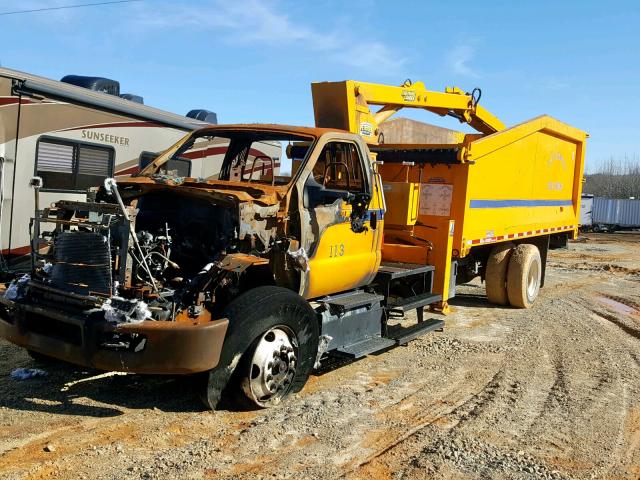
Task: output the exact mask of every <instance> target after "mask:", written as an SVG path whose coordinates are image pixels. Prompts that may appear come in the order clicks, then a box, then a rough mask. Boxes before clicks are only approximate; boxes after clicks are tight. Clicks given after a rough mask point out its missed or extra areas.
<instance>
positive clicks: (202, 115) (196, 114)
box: [187, 109, 218, 125]
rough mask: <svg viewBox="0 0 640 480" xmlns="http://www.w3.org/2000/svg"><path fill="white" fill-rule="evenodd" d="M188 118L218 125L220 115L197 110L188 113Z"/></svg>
mask: <svg viewBox="0 0 640 480" xmlns="http://www.w3.org/2000/svg"><path fill="white" fill-rule="evenodd" d="M187 117H189V118H195V119H196V120H200V121H201V122H207V123H211V124H213V125H217V124H218V115H216V113H215V112H212V111H210V110H204V109H195V110H191V111H189V113H187Z"/></svg>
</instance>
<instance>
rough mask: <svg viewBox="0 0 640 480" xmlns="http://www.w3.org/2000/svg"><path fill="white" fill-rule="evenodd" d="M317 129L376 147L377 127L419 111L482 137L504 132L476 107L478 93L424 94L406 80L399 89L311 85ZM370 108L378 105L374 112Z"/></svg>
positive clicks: (370, 85)
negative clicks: (339, 131)
mask: <svg viewBox="0 0 640 480" xmlns="http://www.w3.org/2000/svg"><path fill="white" fill-rule="evenodd" d="M311 91H312V95H313V109H314V113H315V121H316V126H317V127H329V128H341V129H344V130H348V131H350V132H353V133H357V134H360V135H362V137H364V139H365V140H366V141H367V142H368V143H373V144H375V143H378V134H379V132H378V125H380V124H381V123H382V122H384V121H385V120H387V119H388V118H389V117H391V116H392V115H393V114H394V113H396V112H397V111H398V110H400V109H402V108H407V107H408V108H421V109H423V110H428V111H430V112H433V113H436V114H438V115H442V116H444V115H450V116H453V117H455V118H457V119H458V120H460V121H461V122H464V123H468V124H469V125H470V126H471V127H473V128H474V129H476V130H477V131H478V132H480V133H483V134H491V133H495V132H498V131H500V130H504V128H505V126H504V124H503V123H502V122H501V121H500V120H499V119H498V118H497V117H496V116H495V115H493V114H492V113H491V112H489V111H488V110H486V109H485V108H483V107H482V106H481V105H479V104H478V102H479V100H480V90H479V89H475V90H474V91H473V92H472V93H464V92H463V91H462V90H460V89H459V88H456V87H453V88H449V87H448V88H446V89H445V91H444V92H434V91H431V90H427V89H426V88H425V86H424V84H423V83H422V82H416V83H411V82H410V81H409V80H407V81H405V83H404V84H403V85H401V86H399V87H395V86H390V85H380V84H376V83H365V82H357V81H355V80H346V81H342V82H316V83H312V84H311ZM370 105H380V106H381V108H380V109H379V110H377V111H376V112H372V111H371V110H370Z"/></svg>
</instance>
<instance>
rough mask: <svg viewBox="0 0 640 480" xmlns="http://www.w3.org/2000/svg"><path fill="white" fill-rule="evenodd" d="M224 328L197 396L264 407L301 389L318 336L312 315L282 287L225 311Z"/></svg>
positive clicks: (258, 291) (213, 404) (255, 292)
mask: <svg viewBox="0 0 640 480" xmlns="http://www.w3.org/2000/svg"><path fill="white" fill-rule="evenodd" d="M223 315H224V316H225V317H226V318H228V319H229V327H228V330H227V334H226V337H225V341H224V345H223V348H222V354H221V356H220V363H219V365H218V366H217V367H216V368H215V369H213V370H211V371H210V372H208V373H207V374H206V376H205V382H204V383H205V385H204V386H203V387H204V388H203V390H204V391H203V395H202V398H203V400H204V402H205V405H207V406H208V407H209V408H211V409H215V408H217V407H218V404H219V402H220V400H221V398H222V396H223V393H224V397H227V398H228V399H229V400H236V401H239V403H240V404H247V403H248V404H249V406H252V407H254V408H255V407H260V408H266V407H271V406H274V405H277V404H279V403H280V402H281V401H282V400H284V399H285V398H286V397H288V396H289V395H291V394H293V393H296V392H298V391H300V390H301V389H302V387H303V386H304V384H305V383H306V381H307V379H308V378H309V374H310V373H311V371H312V369H313V365H314V363H315V359H316V355H317V351H318V339H319V325H318V319H317V316H316V313H315V312H314V310H313V309H312V308H311V306H310V305H309V303H308V302H307V301H306V300H305V299H303V298H302V297H300V295H297V294H296V293H294V292H292V291H291V290H287V289H285V288H280V287H274V286H263V287H258V288H254V289H251V290H249V291H247V292H245V293H243V294H242V295H240V296H239V297H237V298H236V299H234V300H233V301H232V302H231V303H230V304H229V305H228V306H227V308H226V309H225V311H224V314H223Z"/></svg>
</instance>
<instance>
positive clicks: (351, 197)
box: [299, 134, 384, 298]
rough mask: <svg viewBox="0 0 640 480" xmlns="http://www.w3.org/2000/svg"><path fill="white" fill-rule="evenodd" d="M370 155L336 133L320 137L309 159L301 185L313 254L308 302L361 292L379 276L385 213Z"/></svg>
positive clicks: (306, 239)
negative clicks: (358, 290) (349, 291)
mask: <svg viewBox="0 0 640 480" xmlns="http://www.w3.org/2000/svg"><path fill="white" fill-rule="evenodd" d="M367 153H368V152H367V149H366V147H365V146H364V145H363V144H361V142H359V141H355V140H354V139H353V136H350V135H341V134H336V136H332V137H329V138H326V136H324V137H322V138H321V139H320V141H319V143H318V144H317V145H316V148H314V153H312V154H311V157H310V158H309V160H308V163H307V166H306V168H305V172H304V173H303V176H302V178H301V179H300V183H299V186H300V187H301V190H302V191H301V197H302V202H301V203H302V212H301V213H302V219H303V221H302V224H303V225H305V224H306V225H307V228H303V229H302V235H301V236H302V244H303V245H306V246H307V252H308V256H309V260H308V266H309V268H308V271H307V272H306V273H305V274H304V275H303V280H302V282H301V289H300V290H301V293H302V295H303V296H304V297H305V298H316V297H320V296H322V295H327V294H330V293H337V292H341V291H344V290H349V289H352V288H357V287H360V286H363V285H366V284H368V283H370V282H371V280H372V279H373V277H374V276H375V272H376V270H377V268H378V265H379V263H380V247H381V242H382V222H381V220H382V215H383V213H384V212H383V211H382V209H381V208H380V207H379V202H378V198H377V195H376V194H377V192H378V191H379V189H378V188H377V185H375V182H376V176H375V175H373V172H372V169H371V163H370V161H369V159H368V157H367ZM372 198H373V199H374V200H373V201H371V199H372ZM354 212H355V215H352V214H354Z"/></svg>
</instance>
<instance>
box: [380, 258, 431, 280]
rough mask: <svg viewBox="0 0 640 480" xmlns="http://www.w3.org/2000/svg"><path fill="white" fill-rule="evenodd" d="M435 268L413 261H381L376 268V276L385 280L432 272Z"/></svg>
mask: <svg viewBox="0 0 640 480" xmlns="http://www.w3.org/2000/svg"><path fill="white" fill-rule="evenodd" d="M434 270H435V268H434V266H433V265H420V264H415V263H390V262H389V263H383V264H381V265H380V268H379V269H378V273H377V277H378V278H380V279H385V280H387V281H390V280H395V279H397V278H402V277H408V276H412V275H419V274H422V273H427V272H432V271H434Z"/></svg>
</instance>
